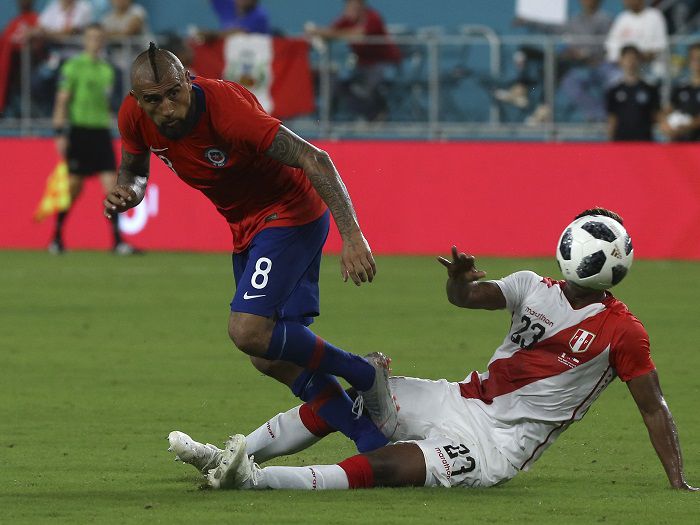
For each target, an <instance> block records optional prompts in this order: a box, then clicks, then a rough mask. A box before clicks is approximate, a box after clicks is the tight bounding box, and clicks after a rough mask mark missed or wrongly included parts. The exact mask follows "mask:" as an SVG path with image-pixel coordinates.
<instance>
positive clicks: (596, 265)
mask: <svg viewBox="0 0 700 525" xmlns="http://www.w3.org/2000/svg"><path fill="white" fill-rule="evenodd" d="M605 259H606V257H605V254H604V253H603V250H598V251H597V252H595V253H592V254H590V255H586V256H585V257H584V258H583V259H581V263H580V264H579V265H578V268H576V275H578V276H579V278H580V279H584V278H586V277H591V276H593V275H596V274H598V273H600V270H602V269H603V265H604V264H605Z"/></svg>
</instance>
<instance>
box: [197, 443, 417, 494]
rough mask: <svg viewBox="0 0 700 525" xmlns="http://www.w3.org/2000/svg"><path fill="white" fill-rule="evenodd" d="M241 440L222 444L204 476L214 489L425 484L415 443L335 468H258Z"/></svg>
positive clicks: (401, 445)
mask: <svg viewBox="0 0 700 525" xmlns="http://www.w3.org/2000/svg"><path fill="white" fill-rule="evenodd" d="M245 446H246V445H245V438H244V437H243V436H242V435H238V436H233V437H232V438H231V439H230V440H229V441H227V442H226V448H225V450H224V452H223V454H222V459H221V463H220V464H219V467H217V468H216V469H214V470H211V471H210V472H209V474H208V476H207V480H208V481H209V484H210V485H211V486H212V487H213V488H215V489H292V490H331V489H358V488H372V487H375V486H383V487H400V486H424V485H425V484H426V461H425V456H424V455H423V450H422V449H421V447H419V446H418V445H417V444H415V443H400V444H397V445H390V446H387V447H382V448H380V449H378V450H375V451H373V452H369V453H367V454H358V455H357V456H353V457H351V458H348V459H346V460H344V461H341V462H340V463H338V464H336V465H314V466H310V467H274V466H273V467H264V468H260V467H259V466H258V465H257V464H255V463H254V462H253V460H252V459H250V458H248V457H247V456H246V455H245V453H244V450H245Z"/></svg>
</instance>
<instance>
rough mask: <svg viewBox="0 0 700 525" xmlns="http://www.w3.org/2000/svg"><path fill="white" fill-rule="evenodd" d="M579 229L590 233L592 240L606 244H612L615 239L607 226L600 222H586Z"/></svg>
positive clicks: (613, 233)
mask: <svg viewBox="0 0 700 525" xmlns="http://www.w3.org/2000/svg"><path fill="white" fill-rule="evenodd" d="M581 229H582V230H585V231H587V232H588V233H590V234H591V237H593V238H594V239H599V240H603V241H608V242H613V241H614V240H615V239H617V236H616V235H615V232H613V231H612V230H611V229H610V228H608V225H607V224H604V223H602V222H596V221H588V222H587V223H585V224H584V225H582V226H581Z"/></svg>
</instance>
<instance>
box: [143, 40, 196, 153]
mask: <svg viewBox="0 0 700 525" xmlns="http://www.w3.org/2000/svg"><path fill="white" fill-rule="evenodd" d="M131 94H132V95H133V96H134V97H135V98H136V101H137V102H138V105H139V107H141V109H143V110H144V111H145V112H146V114H147V115H148V116H149V117H150V118H151V120H152V121H153V122H154V124H155V125H156V126H157V127H158V130H159V131H160V133H161V134H162V135H163V136H165V137H167V138H169V139H172V140H177V139H180V138H182V137H184V136H185V135H187V134H188V133H189V132H190V131H191V130H192V128H193V127H194V125H195V123H196V116H197V114H196V101H195V100H194V97H192V79H191V78H190V76H189V74H188V72H187V71H186V70H185V68H184V66H183V65H182V62H180V60H179V59H178V58H177V57H176V56H175V55H173V54H172V53H171V52H170V51H166V50H165V49H158V47H157V46H156V45H155V44H154V43H151V46H150V47H149V48H148V50H146V51H144V52H143V53H141V54H140V55H139V56H137V57H136V60H134V64H133V65H132V66H131Z"/></svg>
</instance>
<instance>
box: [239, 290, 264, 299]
mask: <svg viewBox="0 0 700 525" xmlns="http://www.w3.org/2000/svg"><path fill="white" fill-rule="evenodd" d="M265 295H266V294H262V295H248V292H246V293H244V294H243V299H246V300H248V299H257V298H258V297H265Z"/></svg>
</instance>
